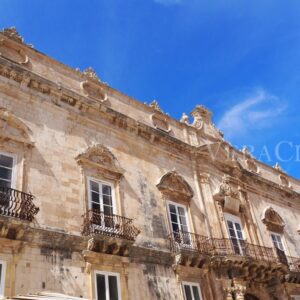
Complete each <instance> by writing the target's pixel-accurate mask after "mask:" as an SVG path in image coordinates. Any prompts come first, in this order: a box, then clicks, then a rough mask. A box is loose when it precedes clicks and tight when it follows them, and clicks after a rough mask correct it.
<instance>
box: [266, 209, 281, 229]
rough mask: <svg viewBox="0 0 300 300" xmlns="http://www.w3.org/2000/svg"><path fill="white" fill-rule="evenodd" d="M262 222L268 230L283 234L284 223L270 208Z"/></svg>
mask: <svg viewBox="0 0 300 300" xmlns="http://www.w3.org/2000/svg"><path fill="white" fill-rule="evenodd" d="M262 221H263V223H264V224H265V225H266V226H267V229H268V230H270V231H275V232H279V233H282V232H283V229H284V226H285V223H284V221H283V219H282V218H281V216H280V215H279V214H278V213H277V212H276V211H275V210H274V209H273V208H272V207H269V208H267V209H266V211H265V213H264V217H263V219H262Z"/></svg>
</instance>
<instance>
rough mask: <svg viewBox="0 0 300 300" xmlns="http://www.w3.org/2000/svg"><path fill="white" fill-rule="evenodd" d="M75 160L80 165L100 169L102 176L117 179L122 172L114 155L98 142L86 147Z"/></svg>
mask: <svg viewBox="0 0 300 300" xmlns="http://www.w3.org/2000/svg"><path fill="white" fill-rule="evenodd" d="M76 161H77V162H78V163H79V164H80V165H82V166H84V165H85V166H89V167H92V168H96V169H99V170H101V171H102V172H103V175H104V177H108V178H110V179H119V178H121V177H122V176H123V173H124V170H123V169H122V168H121V167H120V165H119V163H118V161H117V159H116V158H115V156H114V155H113V154H112V153H111V152H110V150H109V149H108V148H106V147H105V146H103V145H100V144H96V145H93V146H91V147H89V148H87V150H86V151H84V152H83V153H81V154H79V155H78V156H77V157H76Z"/></svg>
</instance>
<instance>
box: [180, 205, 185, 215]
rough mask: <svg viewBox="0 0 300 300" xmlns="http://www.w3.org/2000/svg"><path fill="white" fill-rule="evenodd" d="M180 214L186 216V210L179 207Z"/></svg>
mask: <svg viewBox="0 0 300 300" xmlns="http://www.w3.org/2000/svg"><path fill="white" fill-rule="evenodd" d="M178 213H179V215H181V216H185V209H184V208H183V207H180V206H178Z"/></svg>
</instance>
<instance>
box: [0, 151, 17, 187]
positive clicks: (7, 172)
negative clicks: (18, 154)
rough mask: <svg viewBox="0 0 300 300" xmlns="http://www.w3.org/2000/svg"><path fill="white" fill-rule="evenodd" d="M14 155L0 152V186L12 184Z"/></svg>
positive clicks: (11, 185)
mask: <svg viewBox="0 0 300 300" xmlns="http://www.w3.org/2000/svg"><path fill="white" fill-rule="evenodd" d="M13 173H14V157H13V156H11V155H8V154H5V153H0V186H2V187H9V188H11V187H13V186H14V182H13V181H14V174H13Z"/></svg>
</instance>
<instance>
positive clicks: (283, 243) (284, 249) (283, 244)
mask: <svg viewBox="0 0 300 300" xmlns="http://www.w3.org/2000/svg"><path fill="white" fill-rule="evenodd" d="M269 232H270V238H271V241H272V245H273V247H276V246H275V243H274V241H273V238H272V234H273V235H275V236H279V237H280V240H281V244H282V247H283V249H280V248H278V249H279V250H281V251H283V252H284V253H285V255H287V247H286V245H285V242H284V236H283V234H281V233H278V232H274V231H269Z"/></svg>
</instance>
